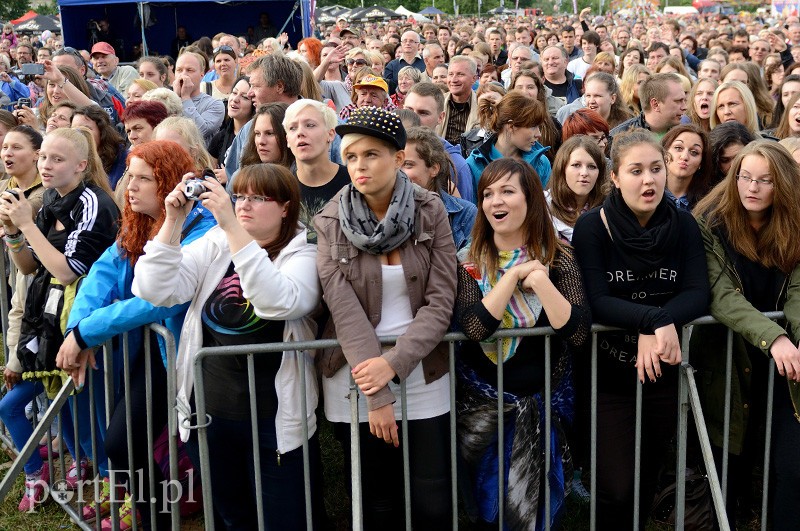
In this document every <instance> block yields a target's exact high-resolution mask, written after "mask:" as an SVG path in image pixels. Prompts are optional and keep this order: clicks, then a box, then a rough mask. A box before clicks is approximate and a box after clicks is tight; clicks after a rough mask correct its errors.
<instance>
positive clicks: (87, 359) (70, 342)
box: [56, 334, 97, 389]
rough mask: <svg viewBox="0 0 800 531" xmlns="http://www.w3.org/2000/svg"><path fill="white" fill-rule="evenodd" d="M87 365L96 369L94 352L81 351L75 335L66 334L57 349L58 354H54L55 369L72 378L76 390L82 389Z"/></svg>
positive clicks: (88, 350) (89, 350) (88, 349)
mask: <svg viewBox="0 0 800 531" xmlns="http://www.w3.org/2000/svg"><path fill="white" fill-rule="evenodd" d="M87 365H89V366H91V367H92V368H93V369H97V363H96V361H95V359H94V350H93V349H90V348H87V349H83V350H81V347H80V345H78V341H77V340H76V339H75V334H68V335H67V337H65V338H64V342H63V343H62V344H61V348H59V349H58V354H56V367H58V368H59V369H61V370H63V371H64V372H66V373H67V374H68V375H69V376H70V377H71V378H72V381H73V382H74V383H75V387H76V388H78V389H82V388H83V383H84V381H85V379H86V366H87Z"/></svg>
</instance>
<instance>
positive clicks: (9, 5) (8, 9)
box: [0, 0, 30, 20]
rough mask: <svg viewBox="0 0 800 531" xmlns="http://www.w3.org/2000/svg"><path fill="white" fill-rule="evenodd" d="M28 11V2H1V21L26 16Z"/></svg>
mask: <svg viewBox="0 0 800 531" xmlns="http://www.w3.org/2000/svg"><path fill="white" fill-rule="evenodd" d="M28 9H30V6H29V5H28V0H3V1H2V2H0V19H2V20H14V19H15V18H19V17H21V16H22V15H24V14H25V13H26V12H27V11H28Z"/></svg>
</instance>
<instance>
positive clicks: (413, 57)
mask: <svg viewBox="0 0 800 531" xmlns="http://www.w3.org/2000/svg"><path fill="white" fill-rule="evenodd" d="M419 41H420V39H419V34H417V32H415V31H407V32H405V33H403V36H402V37H401V38H400V57H399V58H397V59H393V60H391V61H389V64H387V65H386V67H385V68H384V69H383V78H384V79H385V80H386V82H387V83H388V84H389V94H394V93H395V91H396V90H397V74H398V73H399V72H400V70H402V69H403V68H404V67H406V66H413V67H414V68H416V69H417V70H419V71H420V72H425V61H424V60H423V59H422V57H420V56H419Z"/></svg>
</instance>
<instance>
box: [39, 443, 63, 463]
mask: <svg viewBox="0 0 800 531" xmlns="http://www.w3.org/2000/svg"><path fill="white" fill-rule="evenodd" d="M58 456H59V453H58V451H56V450H53V459H55V458H56V457H58ZM39 457H41V458H42V460H43V461H47V445H46V444H43V445H42V446H40V447H39Z"/></svg>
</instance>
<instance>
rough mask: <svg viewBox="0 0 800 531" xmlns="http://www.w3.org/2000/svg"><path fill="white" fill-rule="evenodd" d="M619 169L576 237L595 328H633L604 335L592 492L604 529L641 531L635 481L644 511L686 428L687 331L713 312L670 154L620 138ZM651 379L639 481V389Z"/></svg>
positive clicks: (646, 140)
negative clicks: (670, 180) (683, 346)
mask: <svg viewBox="0 0 800 531" xmlns="http://www.w3.org/2000/svg"><path fill="white" fill-rule="evenodd" d="M611 163H612V169H611V181H612V183H613V185H614V188H613V189H612V191H611V193H610V194H609V195H608V196H607V197H606V199H605V201H604V202H603V205H602V206H601V207H599V208H595V209H593V210H591V211H589V212H587V213H586V214H584V215H583V216H581V218H580V219H579V220H578V222H577V223H576V224H575V231H574V234H573V237H572V244H573V246H574V247H575V254H576V256H577V258H578V261H579V262H580V265H581V270H582V272H583V276H584V281H585V285H586V295H587V298H588V299H589V303H590V304H591V309H592V317H593V320H594V321H595V322H597V323H599V324H604V325H608V326H615V327H620V328H622V329H623V331H620V332H605V333H601V334H600V336H599V337H598V342H597V343H598V349H597V382H598V389H597V404H598V407H597V422H598V426H603V427H604V429H602V430H598V432H597V455H600V456H603V457H602V459H599V460H598V463H597V492H596V493H595V492H592V494H596V496H597V521H598V528H601V529H607V528H608V529H610V528H614V527H619V526H620V525H621V524H620V523H621V522H623V523H624V524H623V525H625V526H626V527H628V526H630V525H631V522H633V511H632V509H633V497H634V495H633V493H634V484H635V482H641V491H640V492H641V500H642V504H643V506H645V507H648V506H649V505H650V503H651V501H652V499H653V496H654V495H655V487H656V480H657V477H658V470H659V467H660V463H661V457H662V456H663V444H664V442H665V441H669V440H671V438H672V434H673V433H674V431H675V426H676V425H677V424H676V415H677V407H678V400H677V399H678V367H677V365H678V363H680V361H681V350H680V343H679V340H678V330H680V329H681V327H682V326H683V325H684V324H686V323H688V322H691V321H692V320H693V319H695V318H697V317H699V316H701V315H704V313H705V311H706V308H707V305H708V275H707V274H706V271H705V256H704V255H703V243H702V240H701V238H700V231H699V230H698V229H697V223H696V222H695V221H694V219H693V218H692V217H691V215H690V214H689V213H688V212H684V211H680V210H678V209H677V208H675V205H674V204H673V203H671V202H670V201H669V199H667V197H666V196H665V189H666V183H667V171H666V161H665V152H664V148H663V147H662V146H661V144H659V143H658V141H657V140H656V139H655V138H654V137H653V135H652V134H651V133H650V132H649V131H646V130H644V129H633V130H631V131H629V132H625V133H623V134H621V135H619V136H617V137H615V138H614V143H613V145H612V149H611ZM580 368H581V369H582V370H583V371H587V370H588V369H587V368H586V366H585V365H583V366H581V367H580ZM637 379H638V382H637ZM645 380H647V383H646V384H644V387H643V388H642V397H643V401H642V403H641V406H642V408H643V414H642V418H643V419H644V422H643V424H642V430H641V464H642V466H641V471H640V474H638V476H637V475H636V474H634V468H635V466H634V454H635V453H636V450H635V446H636V444H635V441H636V436H635V433H634V432H635V424H636V423H635V422H634V419H635V410H636V391H637V389H636V387H637V385H642V384H643V383H644V382H645ZM640 527H641V528H643V527H644V526H643V523H642V522H640ZM628 528H630V527H628Z"/></svg>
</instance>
